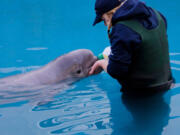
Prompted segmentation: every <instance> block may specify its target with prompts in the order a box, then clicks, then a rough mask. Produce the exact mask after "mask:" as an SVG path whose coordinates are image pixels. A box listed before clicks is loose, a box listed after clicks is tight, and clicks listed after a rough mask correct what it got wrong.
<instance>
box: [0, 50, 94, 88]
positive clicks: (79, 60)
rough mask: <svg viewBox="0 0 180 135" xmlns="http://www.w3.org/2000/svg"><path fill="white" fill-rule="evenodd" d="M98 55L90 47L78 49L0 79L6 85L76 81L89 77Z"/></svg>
mask: <svg viewBox="0 0 180 135" xmlns="http://www.w3.org/2000/svg"><path fill="white" fill-rule="evenodd" d="M96 60H97V57H96V56H95V55H94V54H93V53H92V51H90V50H88V49H78V50H75V51H71V52H69V53H67V54H65V55H62V56H59V57H58V58H56V59H55V60H53V61H51V62H50V63H48V64H47V65H45V66H43V67H41V68H39V69H37V70H34V71H30V72H27V73H24V74H19V75H14V76H10V77H6V78H3V79H0V89H1V88H2V87H3V86H4V87H5V86H38V85H51V84H58V83H61V82H71V83H72V82H75V81H77V80H79V79H81V78H84V77H87V76H88V73H89V70H90V68H91V66H92V65H93V64H94V63H95V61H96Z"/></svg>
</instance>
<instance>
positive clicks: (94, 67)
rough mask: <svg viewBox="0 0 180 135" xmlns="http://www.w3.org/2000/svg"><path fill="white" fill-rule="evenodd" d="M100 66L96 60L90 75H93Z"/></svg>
mask: <svg viewBox="0 0 180 135" xmlns="http://www.w3.org/2000/svg"><path fill="white" fill-rule="evenodd" d="M98 66H99V62H96V63H95V64H94V65H93V66H92V67H91V70H90V72H89V75H92V74H93V73H94V72H95V70H96V68H97V67H98Z"/></svg>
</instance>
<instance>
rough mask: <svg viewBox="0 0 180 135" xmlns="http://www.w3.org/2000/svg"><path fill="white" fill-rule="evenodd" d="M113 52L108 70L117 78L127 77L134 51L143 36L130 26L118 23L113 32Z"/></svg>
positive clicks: (111, 40) (111, 39)
mask: <svg viewBox="0 0 180 135" xmlns="http://www.w3.org/2000/svg"><path fill="white" fill-rule="evenodd" d="M110 42H111V54H110V55H109V63H108V67H107V72H108V74H110V76H112V77H113V78H115V79H118V80H121V79H123V78H125V77H126V75H127V73H128V68H129V65H130V64H131V59H132V53H133V51H135V50H136V49H138V48H139V46H140V43H141V37H140V35H139V34H138V33H136V32H134V31H133V30H131V29H130V28H128V27H126V26H124V25H122V24H116V25H115V26H114V27H113V29H112V32H111V38H110Z"/></svg>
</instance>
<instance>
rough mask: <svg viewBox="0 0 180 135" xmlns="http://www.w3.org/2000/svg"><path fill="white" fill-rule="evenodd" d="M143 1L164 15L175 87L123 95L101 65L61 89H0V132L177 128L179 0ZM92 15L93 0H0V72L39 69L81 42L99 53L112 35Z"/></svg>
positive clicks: (83, 134)
mask: <svg viewBox="0 0 180 135" xmlns="http://www.w3.org/2000/svg"><path fill="white" fill-rule="evenodd" d="M145 2H146V3H147V4H148V5H151V6H153V7H154V8H156V9H158V10H159V11H161V12H162V13H163V14H164V15H165V16H166V18H167V20H168V38H169V44H170V57H171V66H172V71H173V75H174V77H175V78H176V82H177V87H176V88H174V89H172V90H171V91H168V92H167V93H166V94H164V95H163V96H161V95H157V96H156V97H153V98H145V99H139V100H133V99H128V98H126V97H124V96H122V93H121V92H120V85H119V84H118V83H117V82H116V81H115V80H114V79H112V78H111V77H110V76H109V75H107V74H106V73H104V72H103V73H101V74H99V75H96V76H92V77H88V78H86V79H83V80H81V81H79V82H76V83H74V84H73V85H71V86H69V87H65V88H63V89H62V88H59V89H54V88H51V87H49V88H46V89H37V90H36V91H29V92H27V91H20V92H14V91H7V92H6V93H5V95H6V96H4V97H3V96H2V95H0V101H1V102H0V135H49V134H51V135H54V134H60V135H110V134H113V135H161V134H162V135H178V134H179V132H180V129H179V125H180V107H179V103H180V87H179V86H180V85H179V83H180V77H179V75H180V46H179V43H180V38H179V35H178V32H179V31H180V25H179V22H180V18H179V15H180V9H179V4H180V2H179V1H178V0H174V1H169V0H164V1H157V0H146V1H145ZM94 17H95V16H94V0H92V1H87V0H79V1H73V0H70V1H62V0H51V1H50V0H31V1H30V0H0V18H1V19H0V78H3V77H7V76H9V75H15V74H18V73H24V72H27V71H31V70H34V69H38V68H39V67H41V66H43V65H45V64H47V63H48V62H49V61H51V60H53V59H55V58H56V57H58V56H59V55H62V54H64V53H67V52H69V51H72V50H75V49H79V48H87V49H90V50H92V51H93V52H94V53H95V54H96V55H97V54H98V53H100V52H101V51H102V50H103V49H104V47H106V46H108V45H109V41H108V38H107V35H106V28H105V27H104V26H103V24H99V25H97V26H96V27H92V22H93V19H94ZM17 91H18V89H17Z"/></svg>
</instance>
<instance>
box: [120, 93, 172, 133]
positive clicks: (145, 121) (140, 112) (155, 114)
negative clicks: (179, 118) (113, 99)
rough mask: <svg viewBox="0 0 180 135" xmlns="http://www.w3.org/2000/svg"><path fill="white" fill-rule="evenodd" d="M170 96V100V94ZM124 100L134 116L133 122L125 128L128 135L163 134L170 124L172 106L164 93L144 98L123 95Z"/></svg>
mask: <svg viewBox="0 0 180 135" xmlns="http://www.w3.org/2000/svg"><path fill="white" fill-rule="evenodd" d="M168 98H169V99H168V101H170V96H169V97H168ZM166 100H167V98H166ZM122 101H123V103H124V105H125V107H126V108H127V110H128V111H129V112H130V113H131V115H132V117H133V121H132V123H131V124H129V125H127V127H126V130H124V132H125V133H126V135H132V134H133V135H161V134H162V132H163V128H164V127H166V126H167V125H168V120H169V117H170V116H169V115H170V107H169V105H168V104H167V103H166V102H165V101H164V98H163V94H162V93H161V94H157V95H154V96H151V97H144V98H132V97H128V96H126V95H122Z"/></svg>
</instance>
